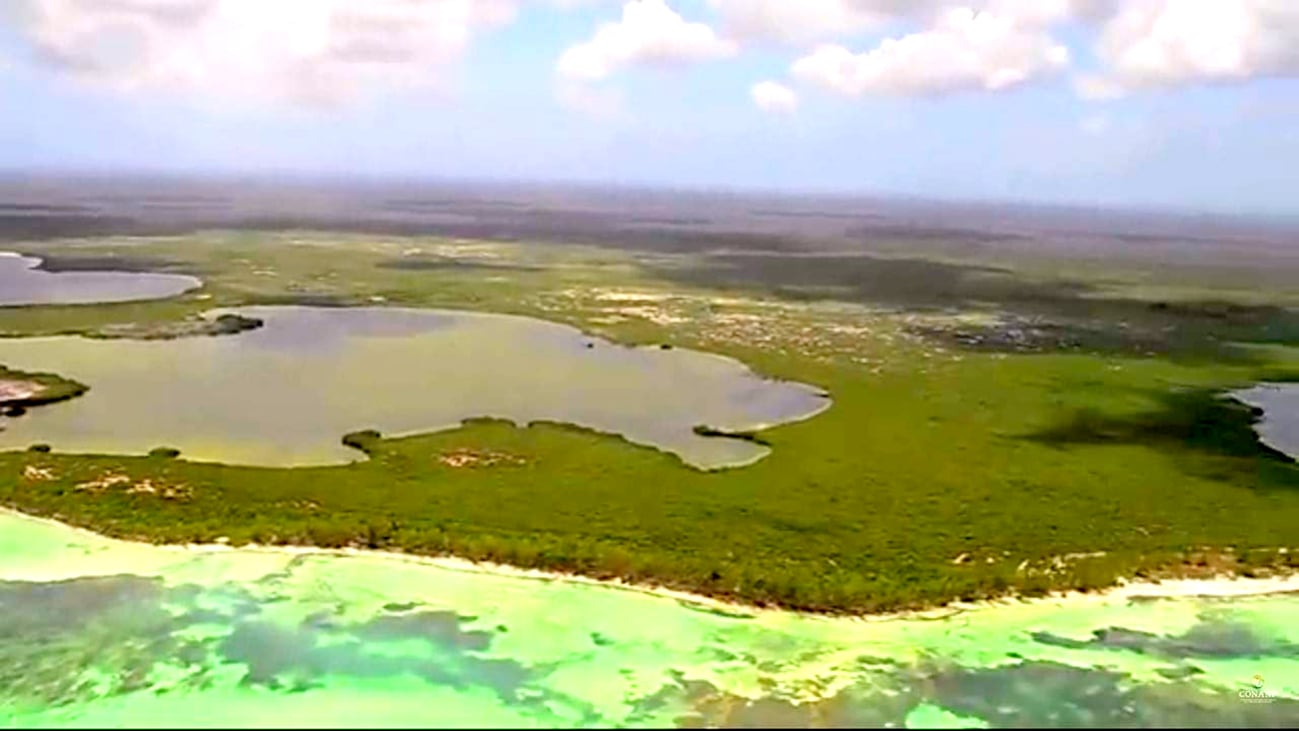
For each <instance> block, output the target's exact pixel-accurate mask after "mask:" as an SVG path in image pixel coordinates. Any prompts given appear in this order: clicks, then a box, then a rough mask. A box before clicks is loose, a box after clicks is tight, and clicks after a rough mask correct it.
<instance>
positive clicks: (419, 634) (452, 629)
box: [355, 611, 492, 651]
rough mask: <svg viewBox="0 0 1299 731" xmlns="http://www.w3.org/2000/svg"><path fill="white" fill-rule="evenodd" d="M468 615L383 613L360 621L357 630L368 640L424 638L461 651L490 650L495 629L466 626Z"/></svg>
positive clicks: (358, 633) (437, 644)
mask: <svg viewBox="0 0 1299 731" xmlns="http://www.w3.org/2000/svg"><path fill="white" fill-rule="evenodd" d="M465 621H466V618H465V617H461V616H460V615H458V614H456V613H455V612H432V611H427V612H418V613H412V614H401V615H395V616H381V617H375V618H374V619H372V620H370V621H369V622H366V623H365V624H363V625H360V626H359V627H357V628H356V630H355V634H356V635H357V636H358V637H360V638H362V639H366V640H372V639H374V640H396V639H412V640H423V641H426V642H428V643H430V644H433V645H436V646H438V647H444V648H454V649H456V650H459V651H469V650H486V649H487V648H488V647H489V646H491V644H492V633H490V632H483V631H480V630H463V629H461V626H462V625H463V624H464V623H465Z"/></svg>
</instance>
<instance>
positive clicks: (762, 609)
mask: <svg viewBox="0 0 1299 731" xmlns="http://www.w3.org/2000/svg"><path fill="white" fill-rule="evenodd" d="M0 516H8V517H12V518H16V519H19V520H24V521H28V522H32V523H37V524H41V525H46V526H50V527H53V528H57V529H61V530H69V531H73V532H75V533H77V534H78V535H83V536H87V537H90V538H93V539H95V540H99V541H109V542H112V543H120V544H124V545H129V546H135V547H148V548H153V549H157V550H159V551H164V552H170V553H175V554H178V555H191V556H201V555H205V554H209V555H210V554H228V553H237V554H238V553H242V554H248V555H263V556H265V555H275V556H285V557H289V558H297V557H304V556H325V557H335V558H370V559H378V560H381V561H392V562H397V563H404V564H414V565H419V566H426V567H430V568H435V569H441V570H443V571H453V572H457V573H463V574H477V575H481V576H491V577H499V578H506V579H516V580H525V581H537V582H543V583H553V582H562V583H566V584H576V585H580V586H590V587H599V588H603V589H609V590H614V591H625V592H631V593H635V594H640V595H642V596H647V597H651V598H657V599H670V600H673V601H675V602H678V603H680V604H682V605H685V606H687V607H688V608H694V609H700V610H703V611H712V612H716V613H720V614H724V615H730V616H734V617H736V618H740V619H751V618H757V617H760V616H762V615H781V616H797V617H800V618H805V619H807V618H815V619H846V620H852V621H861V622H882V621H894V620H922V621H923V620H931V621H932V620H940V619H946V618H949V617H954V616H958V615H961V614H965V613H968V612H975V611H980V610H992V609H997V608H1006V607H1015V606H1025V605H1033V604H1046V603H1052V602H1063V601H1074V602H1076V601H1080V600H1084V599H1085V600H1088V601H1093V602H1099V601H1105V600H1115V599H1119V600H1122V599H1126V600H1140V599H1191V598H1206V599H1229V598H1242V597H1260V596H1272V595H1278V594H1299V571H1296V572H1292V573H1289V574H1286V575H1281V576H1274V577H1267V578H1256V577H1246V576H1241V575H1233V574H1219V575H1215V576H1214V577H1212V578H1207V579H1205V578H1194V579H1189V578H1171V579H1163V580H1140V581H1133V580H1124V579H1120V580H1119V582H1118V583H1117V584H1116V585H1114V586H1110V587H1106V588H1104V589H1100V590H1096V591H1088V592H1083V591H1077V590H1069V591H1053V592H1048V593H1047V594H1045V595H1042V596H1035V597H1027V596H1014V595H1008V596H1004V597H999V598H995V599H983V600H979V601H974V602H966V601H953V602H951V603H948V604H946V605H941V606H934V607H930V608H926V609H911V610H902V611H894V612H880V613H868V614H854V613H832V612H810V611H806V610H797V609H787V608H783V607H779V606H758V605H753V604H746V603H743V602H739V601H734V600H729V599H722V598H718V597H712V596H708V595H706V594H697V593H694V592H689V591H684V590H680V589H672V588H670V587H666V586H660V585H655V584H649V583H641V582H628V581H624V580H622V579H618V578H614V579H598V578H595V577H592V576H585V575H582V574H576V573H568V572H560V571H544V570H541V569H526V568H520V567H517V566H511V565H508V564H498V563H491V562H480V561H471V560H469V559H465V558H459V557H456V556H450V555H447V556H423V555H418V554H413V553H403V552H400V551H383V550H378V549H368V548H350V547H349V548H321V547H318V546H271V545H264V544H245V545H242V546H232V545H229V544H225V543H184V544H177V543H170V544H157V543H147V542H144V541H132V540H126V539H122V538H114V537H112V536H108V535H105V534H103V533H98V532H96V531H93V530H91V529H89V528H83V527H80V526H76V525H71V524H68V523H64V522H62V521H60V520H56V519H54V518H45V517H40V516H35V515H30V514H28V513H24V512H22V511H20V510H14V509H12V508H8V507H0Z"/></svg>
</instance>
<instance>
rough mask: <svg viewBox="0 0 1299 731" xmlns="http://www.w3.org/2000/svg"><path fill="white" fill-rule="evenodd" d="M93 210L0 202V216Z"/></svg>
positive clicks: (75, 212) (92, 211) (93, 211)
mask: <svg viewBox="0 0 1299 731" xmlns="http://www.w3.org/2000/svg"><path fill="white" fill-rule="evenodd" d="M95 212H96V211H95V209H94V208H90V207H87V206H78V205H49V204H45V203H11V202H5V201H0V215H6V214H19V215H39V214H60V213H62V214H73V215H75V214H86V213H95Z"/></svg>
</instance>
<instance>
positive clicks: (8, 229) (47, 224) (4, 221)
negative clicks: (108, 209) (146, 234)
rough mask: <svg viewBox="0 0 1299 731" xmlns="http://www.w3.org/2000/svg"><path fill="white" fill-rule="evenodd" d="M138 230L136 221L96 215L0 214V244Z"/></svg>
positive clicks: (107, 234)
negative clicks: (1, 242) (2, 242)
mask: <svg viewBox="0 0 1299 731" xmlns="http://www.w3.org/2000/svg"><path fill="white" fill-rule="evenodd" d="M137 230H138V226H137V225H136V222H135V220H134V219H132V218H129V217H126V216H109V215H102V214H93V213H85V214H82V213H76V214H71V213H48V214H40V215H32V214H28V213H4V212H0V241H41V240H46V239H59V238H69V237H79V236H96V235H99V236H109V235H113V234H130V233H134V232H136V231H137Z"/></svg>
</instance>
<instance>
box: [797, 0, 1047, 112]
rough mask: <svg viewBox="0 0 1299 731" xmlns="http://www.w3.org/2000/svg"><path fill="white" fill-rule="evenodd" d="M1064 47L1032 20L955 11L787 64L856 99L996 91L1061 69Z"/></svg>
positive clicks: (806, 79) (812, 80)
mask: <svg viewBox="0 0 1299 731" xmlns="http://www.w3.org/2000/svg"><path fill="white" fill-rule="evenodd" d="M1068 63H1069V51H1068V49H1067V48H1066V47H1065V46H1063V45H1061V44H1059V43H1057V42H1056V41H1055V40H1053V39H1052V38H1051V37H1050V35H1049V34H1048V33H1047V31H1046V29H1045V28H1043V27H1042V26H1041V25H1039V24H1036V23H1025V22H1020V21H1018V20H1017V19H1015V18H1013V17H1010V16H1006V15H998V14H995V13H993V12H990V11H983V12H974V11H972V10H970V9H968V8H960V9H956V10H951V11H948V12H947V13H945V14H943V15H942V16H941V17H940V18H939V19H938V21H937V22H936V23H935V25H934V26H933V27H932V28H930V29H928V30H924V31H921V32H918V33H912V34H910V35H906V36H902V37H900V38H889V39H886V40H884V41H883V42H881V43H880V44H879V45H878V46H876V47H875V48H874V49H872V50H870V51H867V52H865V53H860V54H858V53H853V52H852V51H849V50H848V49H846V48H844V47H842V46H838V45H822V46H820V47H818V48H816V49H815V50H814V51H813V52H812V53H810V54H809V55H807V56H805V57H803V58H801V59H799V60H798V61H796V62H794V65H793V66H792V68H791V72H792V73H793V75H794V77H795V78H797V79H799V80H801V81H804V82H806V83H810V84H815V85H818V86H821V87H824V88H826V89H829V90H832V91H836V92H839V93H841V94H846V95H849V96H858V95H862V94H898V95H910V94H939V93H944V92H952V91H961V90H968V89H983V90H987V91H1000V90H1003V89H1008V88H1011V87H1014V86H1018V85H1020V84H1023V83H1025V82H1028V81H1031V80H1033V79H1036V78H1038V77H1041V76H1044V75H1047V74H1051V73H1054V72H1056V71H1059V70H1060V69H1063V68H1064V67H1065V66H1067V65H1068Z"/></svg>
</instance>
